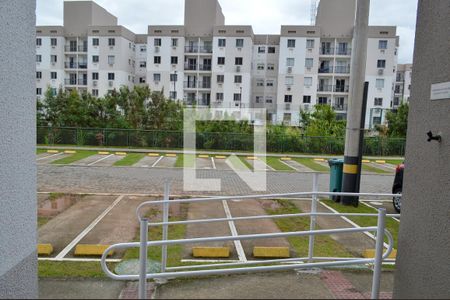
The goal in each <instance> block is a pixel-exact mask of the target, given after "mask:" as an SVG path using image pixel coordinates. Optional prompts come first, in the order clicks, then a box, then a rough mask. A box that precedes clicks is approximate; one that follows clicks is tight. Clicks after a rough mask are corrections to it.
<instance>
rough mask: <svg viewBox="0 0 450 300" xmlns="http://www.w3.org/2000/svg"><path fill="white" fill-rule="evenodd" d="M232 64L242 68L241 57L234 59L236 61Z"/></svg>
mask: <svg viewBox="0 0 450 300" xmlns="http://www.w3.org/2000/svg"><path fill="white" fill-rule="evenodd" d="M234 64H235V65H236V66H242V64H243V58H242V57H236V59H235V60H234Z"/></svg>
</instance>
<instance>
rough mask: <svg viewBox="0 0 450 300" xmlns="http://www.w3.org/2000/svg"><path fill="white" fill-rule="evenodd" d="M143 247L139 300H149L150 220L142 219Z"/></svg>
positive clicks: (140, 257) (140, 255)
mask: <svg viewBox="0 0 450 300" xmlns="http://www.w3.org/2000/svg"><path fill="white" fill-rule="evenodd" d="M140 223H141V234H140V235H141V245H140V253H139V299H147V243H148V219H141V221H140Z"/></svg>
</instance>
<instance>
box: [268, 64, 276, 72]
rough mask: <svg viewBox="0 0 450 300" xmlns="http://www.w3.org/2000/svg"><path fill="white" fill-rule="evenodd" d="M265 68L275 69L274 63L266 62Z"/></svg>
mask: <svg viewBox="0 0 450 300" xmlns="http://www.w3.org/2000/svg"><path fill="white" fill-rule="evenodd" d="M267 70H272V71H273V70H275V65H274V64H267Z"/></svg>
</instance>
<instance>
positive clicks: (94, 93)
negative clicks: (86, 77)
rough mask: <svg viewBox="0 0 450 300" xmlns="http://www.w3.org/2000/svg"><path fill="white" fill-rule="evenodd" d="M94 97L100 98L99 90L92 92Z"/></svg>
mask: <svg viewBox="0 0 450 300" xmlns="http://www.w3.org/2000/svg"><path fill="white" fill-rule="evenodd" d="M92 96H94V97H98V90H97V89H93V90H92Z"/></svg>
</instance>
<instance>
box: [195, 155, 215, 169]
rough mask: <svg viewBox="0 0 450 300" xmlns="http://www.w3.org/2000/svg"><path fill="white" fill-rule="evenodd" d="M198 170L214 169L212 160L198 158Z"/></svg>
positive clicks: (196, 161)
mask: <svg viewBox="0 0 450 300" xmlns="http://www.w3.org/2000/svg"><path fill="white" fill-rule="evenodd" d="M195 163H196V168H197V169H203V170H204V169H212V168H213V165H212V162H211V158H200V157H197V158H196V160H195Z"/></svg>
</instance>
